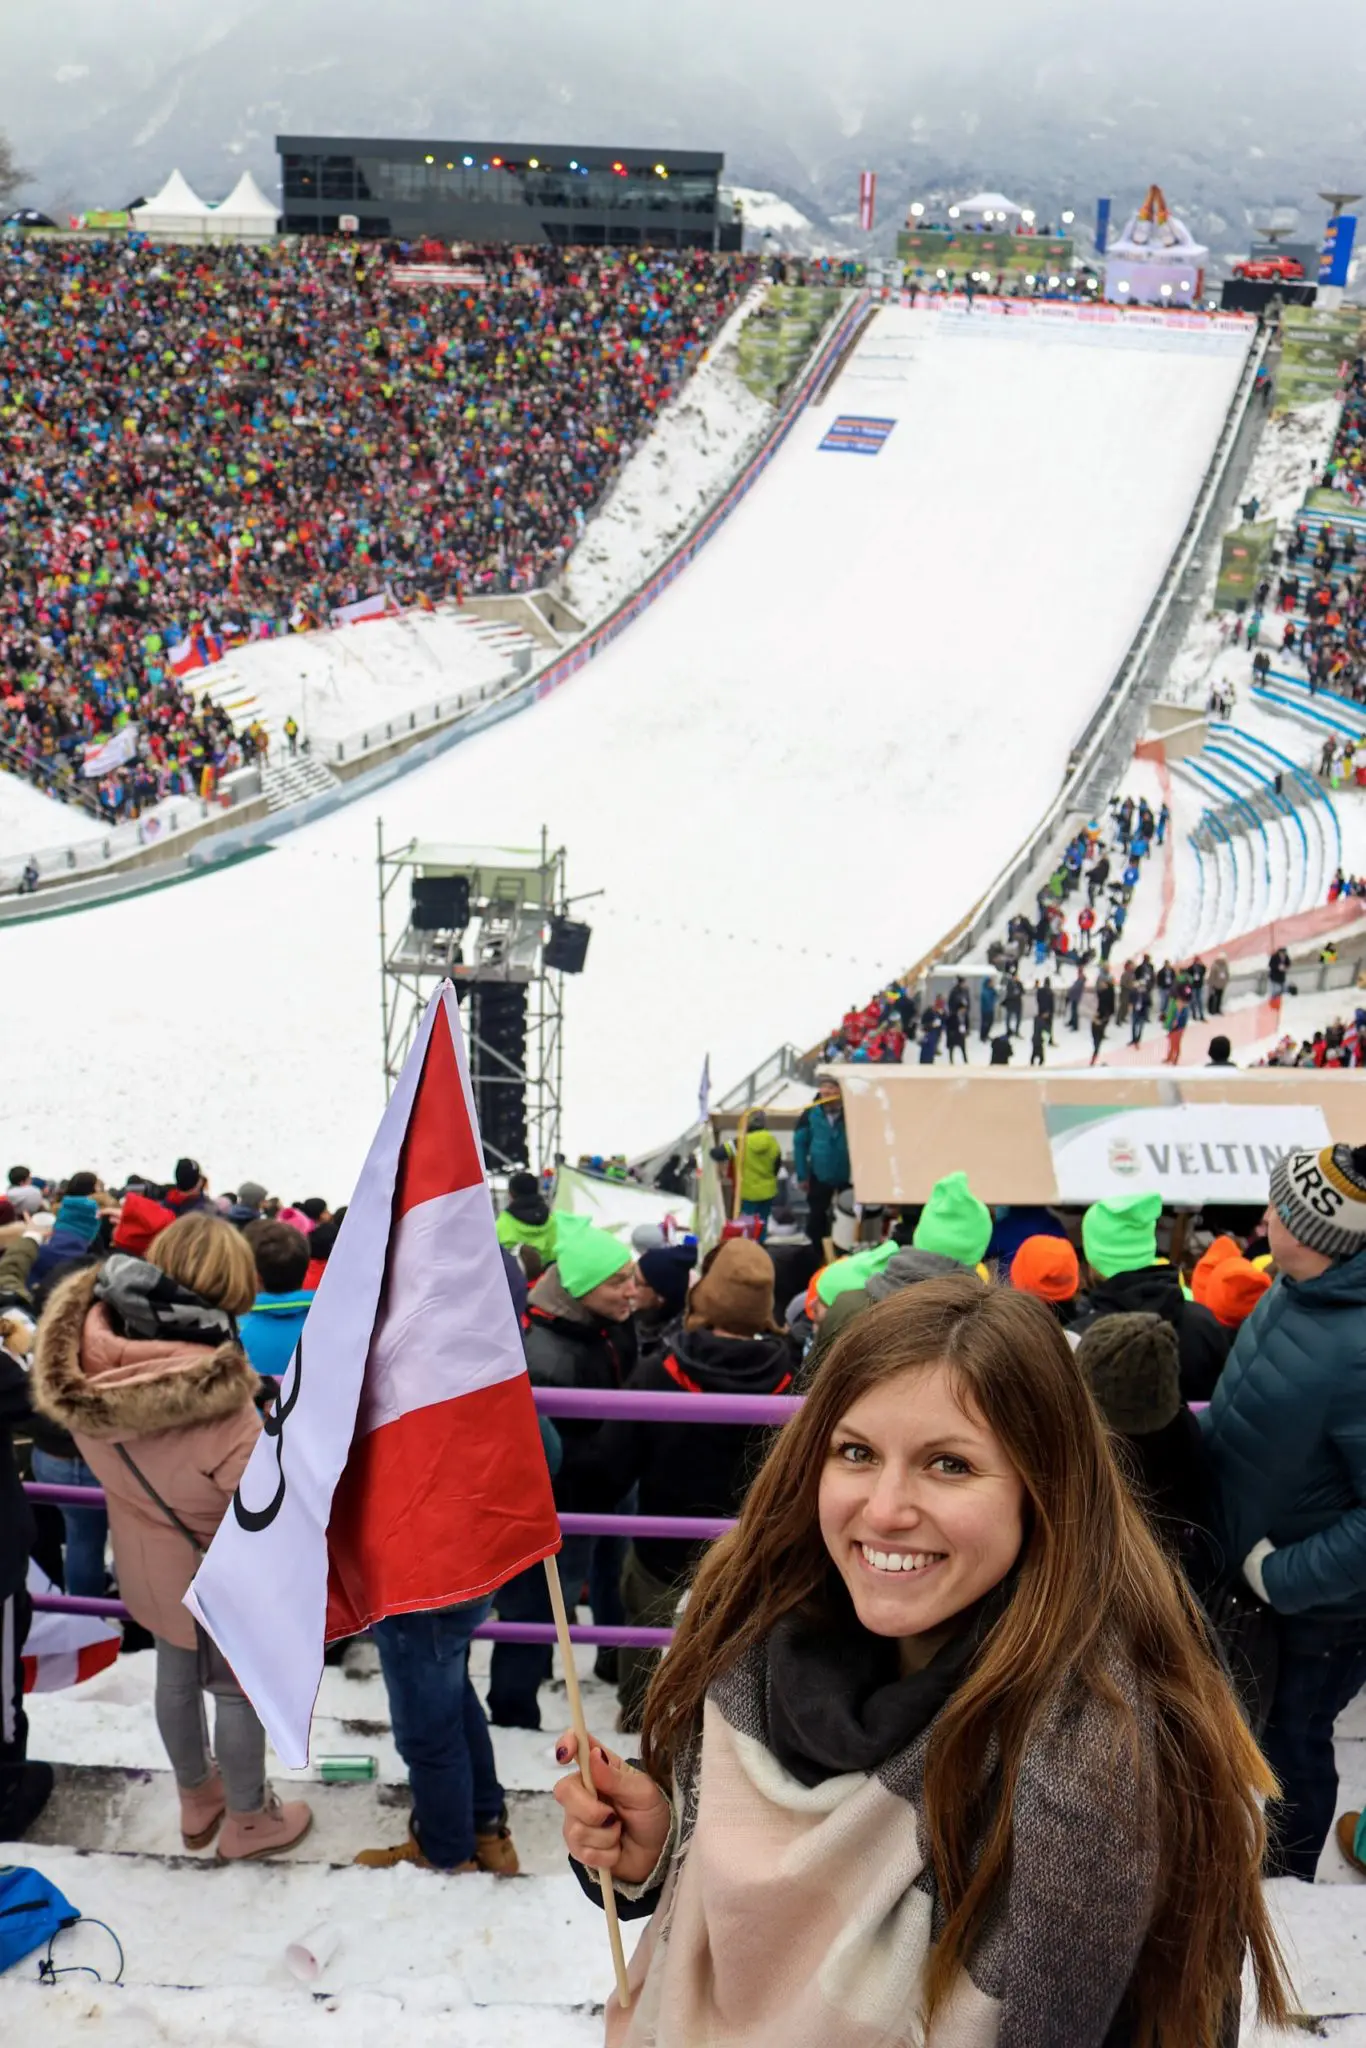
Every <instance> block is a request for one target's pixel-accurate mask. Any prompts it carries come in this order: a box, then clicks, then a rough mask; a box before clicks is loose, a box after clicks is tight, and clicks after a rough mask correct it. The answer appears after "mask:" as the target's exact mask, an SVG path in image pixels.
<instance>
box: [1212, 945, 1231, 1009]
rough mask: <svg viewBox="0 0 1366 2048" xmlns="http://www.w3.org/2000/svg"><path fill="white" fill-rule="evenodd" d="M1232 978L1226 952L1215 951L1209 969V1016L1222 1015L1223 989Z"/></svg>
mask: <svg viewBox="0 0 1366 2048" xmlns="http://www.w3.org/2000/svg"><path fill="white" fill-rule="evenodd" d="M1232 978H1233V970H1232V969H1231V968H1230V966H1229V964H1228V955H1227V954H1226V953H1216V954H1215V956H1214V961H1213V964H1212V965H1211V967H1210V971H1209V1013H1210V1015H1211V1017H1218V1016H1222V1014H1223V1008H1224V991H1225V990H1226V989H1227V987H1228V985H1229V982H1230V981H1231V980H1232Z"/></svg>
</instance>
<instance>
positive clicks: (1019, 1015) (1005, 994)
mask: <svg viewBox="0 0 1366 2048" xmlns="http://www.w3.org/2000/svg"><path fill="white" fill-rule="evenodd" d="M1001 998H1002V1002H1003V1004H1004V1007H1005V1014H1006V1030H1007V1031H1008V1032H1009V1033H1010V1036H1011V1037H1012V1038H1018V1037H1019V1035H1020V1029H1021V1026H1022V1024H1023V1021H1024V983H1023V982H1022V981H1021V979H1020V977H1019V975H1018V974H1017V973H1016V972H1015V970H1014V968H1013V967H1012V968H1011V970H1010V972H1009V973H1008V974H1007V975H1006V977H1005V980H1004V981H1003V982H1002V984H1001Z"/></svg>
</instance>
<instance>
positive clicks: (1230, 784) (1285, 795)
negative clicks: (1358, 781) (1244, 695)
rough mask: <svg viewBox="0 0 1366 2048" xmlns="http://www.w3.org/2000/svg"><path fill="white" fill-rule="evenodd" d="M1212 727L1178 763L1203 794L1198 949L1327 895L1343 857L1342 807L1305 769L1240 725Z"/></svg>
mask: <svg viewBox="0 0 1366 2048" xmlns="http://www.w3.org/2000/svg"><path fill="white" fill-rule="evenodd" d="M1209 731H1210V739H1209V743H1208V744H1207V745H1206V746H1205V747H1204V748H1203V749H1202V750H1201V751H1200V752H1199V753H1196V754H1192V755H1189V756H1188V757H1187V758H1186V759H1185V760H1184V761H1181V762H1178V763H1176V764H1175V772H1176V773H1177V774H1179V775H1181V776H1182V777H1183V778H1184V779H1185V780H1186V781H1187V782H1188V783H1189V784H1190V785H1191V786H1192V787H1193V788H1194V789H1195V790H1196V791H1197V792H1198V794H1199V795H1200V797H1201V798H1202V799H1203V800H1204V801H1205V804H1206V808H1205V811H1204V814H1203V817H1202V819H1201V823H1200V826H1199V827H1198V828H1197V829H1196V831H1195V832H1194V833H1193V834H1192V835H1191V848H1192V851H1193V853H1194V855H1195V859H1196V863H1197V873H1198V876H1199V886H1200V900H1199V904H1198V906H1197V908H1196V910H1195V912H1194V913H1193V923H1192V927H1191V929H1192V937H1191V941H1190V949H1191V950H1192V951H1207V950H1208V949H1209V948H1211V947H1213V946H1217V945H1219V944H1221V943H1223V942H1225V941H1226V940H1228V939H1230V938H1232V937H1234V936H1235V935H1236V934H1238V933H1239V932H1244V931H1253V930H1255V929H1256V928H1257V927H1258V926H1259V925H1263V924H1269V923H1271V922H1273V921H1274V920H1276V919H1279V918H1286V917H1293V916H1295V915H1296V914H1297V913H1298V912H1300V911H1302V910H1308V909H1311V908H1313V907H1314V906H1315V905H1316V904H1319V903H1322V902H1323V901H1324V898H1325V895H1326V893H1327V888H1328V883H1329V880H1330V879H1331V877H1332V875H1333V873H1334V872H1335V871H1336V869H1337V868H1338V867H1339V865H1340V864H1341V860H1342V831H1341V827H1340V824H1339V822H1338V817H1337V812H1336V810H1335V808H1334V806H1333V803H1332V800H1331V799H1330V797H1329V796H1328V794H1327V792H1326V791H1325V790H1324V789H1322V788H1321V787H1320V785H1319V784H1318V783H1316V782H1315V780H1314V778H1313V777H1312V776H1311V775H1310V774H1308V773H1307V771H1306V770H1305V769H1303V768H1302V767H1300V766H1299V765H1298V764H1297V763H1296V762H1294V761H1292V760H1291V759H1290V757H1289V756H1288V755H1286V754H1282V753H1281V752H1280V751H1279V749H1278V748H1276V747H1273V746H1272V745H1271V744H1270V743H1269V742H1268V741H1266V740H1262V739H1260V738H1258V737H1257V736H1256V735H1254V734H1252V733H1248V732H1244V731H1241V730H1240V729H1239V728H1238V727H1237V726H1233V725H1228V724H1225V723H1222V722H1220V721H1218V720H1213V721H1211V723H1210V728H1209ZM1278 777H1279V778H1280V788H1279V790H1278V789H1277V786H1276V784H1277V778H1278ZM1212 799H1213V801H1212Z"/></svg>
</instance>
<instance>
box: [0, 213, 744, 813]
mask: <svg viewBox="0 0 1366 2048" xmlns="http://www.w3.org/2000/svg"><path fill="white" fill-rule="evenodd" d="M477 262H478V267H480V268H482V269H483V271H484V274H485V279H486V282H485V285H484V286H483V287H482V288H477V287H475V286H472V285H468V284H465V285H461V286H458V287H451V288H450V289H441V288H428V289H422V290H419V291H416V292H414V291H412V290H409V289H407V288H405V287H404V286H403V285H402V284H401V283H399V282H396V281H395V278H394V276H393V275H392V273H391V268H390V260H389V252H388V251H387V250H386V249H385V248H384V247H381V246H379V245H372V244H364V245H362V246H353V245H349V244H347V243H345V242H337V243H321V242H313V243H308V242H288V243H279V244H271V245H267V246H262V247H248V246H243V245H232V244H216V245H213V246H201V245H194V246H187V247H179V246H172V245H167V244H156V245H153V244H150V243H149V244H145V245H142V246H139V245H138V244H136V243H128V242H123V241H120V242H107V243H105V242H92V241H86V240H75V239H71V238H67V237H51V238H45V239H43V240H41V241H40V240H31V241H25V242H20V243H15V244H12V245H11V244H5V245H4V246H3V247H0V326H3V329H4V333H5V340H6V344H7V346H6V349H5V361H4V365H3V367H0V468H2V469H3V471H4V475H5V484H6V492H5V495H4V497H3V498H0V740H4V741H5V742H7V743H8V744H9V745H10V746H11V747H13V748H15V749H16V750H17V751H18V753H19V755H20V756H21V758H22V760H23V761H24V763H25V764H26V765H27V766H29V767H31V769H32V770H33V772H34V774H35V776H37V774H38V773H39V771H40V765H41V768H42V769H43V770H46V771H50V772H51V773H52V774H55V775H56V776H57V777H58V779H61V777H62V776H63V774H64V775H65V777H66V779H67V780H68V781H72V780H74V779H76V777H77V775H78V774H79V766H80V762H81V760H82V759H83V757H84V753H85V750H86V748H87V747H88V746H89V745H90V744H91V743H92V742H99V741H101V740H102V739H104V738H105V737H107V736H108V735H109V734H111V733H112V732H113V731H115V730H116V729H117V728H119V727H121V726H123V725H125V724H127V723H134V724H136V725H137V727H138V729H139V754H138V758H137V759H136V760H134V761H131V762H129V763H127V764H120V765H115V766H114V768H113V769H112V772H111V773H110V774H109V775H107V776H104V777H101V778H99V780H98V782H97V783H96V785H95V788H94V792H93V793H94V795H95V796H96V798H97V800H98V801H99V803H100V804H101V807H102V809H103V811H104V813H105V815H107V816H109V817H110V818H111V820H117V819H119V818H126V817H129V816H136V815H137V813H138V812H139V810H141V809H143V808H145V807H146V806H147V805H148V804H150V803H153V802H155V801H156V800H157V799H158V798H159V797H160V796H162V795H165V794H167V793H169V792H173V791H175V790H176V789H201V790H202V788H203V785H204V777H205V771H206V769H212V770H215V771H222V770H224V769H228V768H232V767H235V766H237V765H238V763H239V761H240V760H241V759H242V758H243V757H244V756H245V757H248V758H249V757H250V756H251V754H252V753H253V752H254V751H256V749H255V747H254V746H253V745H252V744H251V742H250V741H249V740H248V739H247V738H246V736H245V735H244V734H243V733H242V732H241V731H240V730H235V729H234V726H233V723H232V721H231V719H230V718H229V717H228V716H227V715H226V714H225V713H222V712H221V711H215V712H213V713H212V715H207V714H205V712H204V711H203V709H202V707H200V706H199V705H198V704H197V702H196V701H195V699H194V698H193V697H192V696H191V695H190V694H189V693H188V691H187V689H186V679H187V678H188V675H189V673H190V672H191V671H202V670H205V669H209V668H210V664H211V663H212V662H213V661H214V659H215V657H216V656H217V655H218V654H219V653H220V652H221V651H222V650H223V649H225V648H229V647H232V646H234V645H238V644H240V643H241V642H243V641H246V640H255V639H260V638H270V637H273V636H275V635H279V634H284V633H288V632H290V631H291V630H306V629H308V628H309V627H312V626H316V625H319V624H321V623H323V622H325V621H326V620H327V619H328V617H329V614H330V612H331V611H332V610H333V609H336V608H339V607H344V606H346V605H349V604H352V603H354V602H356V601H357V600H359V599H363V598H366V597H368V596H371V595H374V594H376V593H378V592H381V591H385V590H388V591H390V592H392V594H393V596H394V598H395V601H396V602H397V603H399V604H400V605H402V604H412V603H414V602H418V601H421V602H425V603H427V604H430V603H432V602H433V601H434V600H435V599H437V598H439V597H443V596H448V595H451V594H454V593H466V592H475V593H480V592H485V591H501V590H508V589H525V588H529V587H532V586H534V585H535V584H536V583H538V582H541V581H543V580H544V579H545V577H546V576H547V575H548V574H550V573H552V572H553V571H554V569H556V568H557V567H558V566H559V564H560V563H561V562H562V561H563V559H564V557H565V555H566V554H567V553H568V551H569V549H570V548H571V547H572V546H573V544H574V542H575V541H576V540H577V538H578V535H579V532H580V530H581V526H582V522H583V519H584V518H585V516H586V515H587V514H588V513H590V512H591V511H592V510H593V508H594V506H595V505H596V504H597V502H598V500H599V499H600V498H601V496H602V494H603V492H604V491H605V490H606V488H607V486H608V485H609V483H610V482H611V480H612V477H613V475H614V473H615V471H616V469H617V468H618V466H619V465H620V463H621V462H622V461H623V460H624V459H625V457H626V456H627V454H628V453H629V452H630V450H631V448H632V446H633V445H634V443H635V441H636V440H637V439H638V438H639V437H640V435H641V434H642V433H643V432H645V431H646V430H648V428H649V426H650V424H651V422H652V419H653V417H654V415H655V413H656V412H657V411H658V409H659V408H660V406H661V405H662V404H663V403H664V401H665V400H666V399H667V398H668V396H669V395H670V393H671V391H672V390H673V388H674V387H675V385H676V384H677V383H678V382H679V381H680V379H681V378H682V377H684V376H685V375H686V374H687V371H688V369H689V368H690V366H691V365H692V363H693V362H694V361H695V359H696V358H697V356H698V355H699V354H700V352H701V350H702V349H703V348H704V347H705V346H706V343H707V342H708V340H709V339H710V337H711V335H712V334H713V332H714V331H715V329H716V327H717V326H718V325H719V324H720V322H721V321H722V320H723V319H724V318H725V317H726V316H727V315H728V313H729V312H730V310H731V309H732V307H733V306H734V305H735V303H736V302H737V300H738V298H739V296H740V294H741V293H742V292H743V291H744V290H745V289H747V288H748V285H749V284H750V282H751V281H752V279H753V277H754V275H755V269H756V266H755V264H754V263H753V262H752V261H749V260H746V259H743V258H727V257H723V256H717V255H713V254H711V253H710V252H706V251H696V250H693V251H687V252H681V251H680V252H677V253H674V254H666V253H661V252H656V251H649V252H644V251H640V250H637V251H634V252H627V251H624V250H622V251H617V250H573V249H565V250H558V249H557V250H541V249H538V250H535V251H529V250H527V251H522V250H518V251H512V252H509V251H506V250H504V251H501V252H499V251H482V252H478V254H477ZM210 673H211V669H210ZM198 680H199V681H200V682H202V681H204V680H205V677H204V676H203V675H202V674H201V675H200V676H199V678H198Z"/></svg>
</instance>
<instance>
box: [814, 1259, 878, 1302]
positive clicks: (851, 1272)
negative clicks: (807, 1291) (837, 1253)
mask: <svg viewBox="0 0 1366 2048" xmlns="http://www.w3.org/2000/svg"><path fill="white" fill-rule="evenodd" d="M876 1270H877V1268H876V1267H875V1266H874V1264H873V1255H872V1254H871V1253H869V1252H856V1253H855V1254H854V1256H853V1257H852V1258H848V1259H835V1260H834V1261H833V1262H832V1263H831V1264H830V1265H828V1266H827V1267H826V1268H825V1270H824V1272H822V1273H821V1274H819V1275H818V1277H817V1280H816V1293H817V1295H818V1297H819V1298H820V1300H821V1301H823V1302H824V1303H825V1305H826V1307H827V1308H829V1306H830V1304H831V1302H832V1301H835V1300H836V1299H837V1298H838V1297H839V1296H840V1295H841V1294H848V1293H849V1291H850V1289H851V1288H854V1287H862V1286H863V1284H864V1282H865V1281H866V1280H867V1279H868V1277H869V1275H870V1274H871V1273H874V1272H876Z"/></svg>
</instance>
